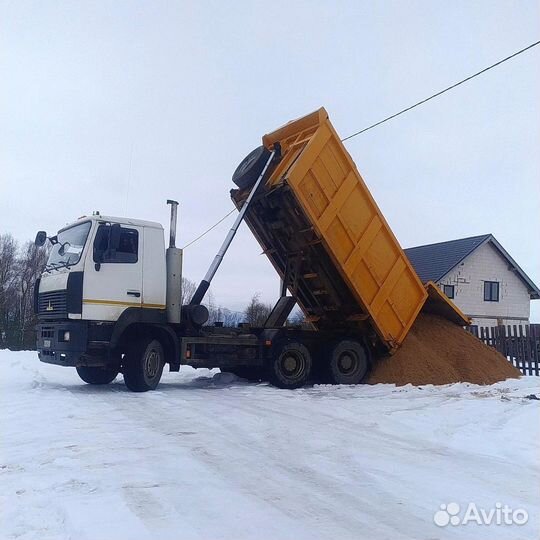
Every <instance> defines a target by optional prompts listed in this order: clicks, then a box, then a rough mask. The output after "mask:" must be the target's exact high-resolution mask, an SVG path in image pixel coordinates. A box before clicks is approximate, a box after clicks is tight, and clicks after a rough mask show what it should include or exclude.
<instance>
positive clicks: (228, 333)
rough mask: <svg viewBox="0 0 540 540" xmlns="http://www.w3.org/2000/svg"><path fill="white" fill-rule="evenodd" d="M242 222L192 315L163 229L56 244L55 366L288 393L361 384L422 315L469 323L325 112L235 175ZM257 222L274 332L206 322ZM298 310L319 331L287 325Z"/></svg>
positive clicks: (89, 377) (85, 220) (117, 224)
mask: <svg viewBox="0 0 540 540" xmlns="http://www.w3.org/2000/svg"><path fill="white" fill-rule="evenodd" d="M233 181H234V183H235V184H236V186H237V187H236V188H234V189H232V190H231V198H232V201H233V202H234V204H235V205H236V207H237V208H238V210H239V212H238V215H237V217H236V220H235V222H234V224H233V226H232V227H231V229H230V230H229V232H228V233H227V235H226V237H225V240H224V241H223V244H222V246H221V248H220V250H219V251H218V253H217V254H216V256H215V257H214V259H213V260H212V263H211V265H210V267H209V269H208V272H207V273H206V275H205V276H204V279H202V280H201V282H200V284H199V286H198V288H197V290H196V291H195V293H194V295H193V297H192V299H191V301H190V302H189V303H183V302H182V290H181V282H182V259H183V252H182V250H181V249H179V248H178V247H176V227H177V209H178V202H177V201H174V200H169V201H167V203H168V204H169V205H170V207H171V212H170V227H169V247H168V248H165V238H164V229H163V227H162V225H161V224H159V223H155V222H150V221H143V220H139V219H128V218H118V217H111V216H102V215H100V214H99V213H98V212H94V213H93V214H92V215H91V216H83V217H81V218H79V219H78V220H76V221H75V222H73V223H71V224H70V225H68V226H66V227H64V228H62V229H61V230H60V231H58V233H57V234H55V235H54V236H51V237H48V236H47V233H46V232H45V231H39V232H38V233H37V235H36V245H38V246H43V245H44V244H45V243H46V242H47V241H48V242H50V244H51V250H50V255H49V259H48V262H47V265H46V267H45V269H44V271H43V273H42V275H41V277H40V278H39V279H38V280H37V282H36V284H35V287H34V305H35V311H36V314H37V317H38V321H39V322H38V325H37V350H38V355H39V359H40V360H41V361H42V362H46V363H51V364H57V365H62V366H71V367H75V368H76V369H77V372H78V374H79V376H80V377H81V379H82V380H83V381H85V382H87V383H89V384H108V383H110V382H112V381H113V380H114V379H115V378H116V376H117V375H118V374H119V373H122V374H123V377H124V381H125V383H126V386H127V387H128V388H129V389H130V390H132V391H139V392H140V391H147V390H153V389H155V388H156V387H157V385H158V383H159V381H160V379H161V376H162V372H163V369H164V366H165V365H166V364H167V365H168V366H169V370H170V371H179V369H180V366H182V365H189V366H192V367H194V368H220V369H221V370H222V371H229V372H232V373H235V374H236V375H239V376H241V377H244V378H247V379H250V380H263V379H264V380H269V381H270V382H271V383H272V384H274V385H276V386H278V387H280V388H289V389H293V388H298V387H300V386H303V385H304V384H306V383H307V382H308V381H310V380H313V379H314V378H315V379H317V380H321V381H324V382H328V383H335V384H358V383H361V382H362V381H363V380H365V378H366V376H367V374H368V373H369V370H370V367H371V365H372V364H373V362H374V361H376V359H377V358H378V357H380V356H381V355H391V354H392V353H393V352H395V351H396V350H397V349H398V348H399V347H400V345H401V344H402V343H403V340H404V339H405V338H406V336H407V333H408V332H409V330H410V328H411V326H412V325H413V323H414V321H415V319H416V318H417V316H418V314H419V313H420V311H429V312H433V313H438V314H440V315H442V316H444V317H446V318H448V319H450V320H452V321H453V322H455V323H456V324H459V325H465V324H468V320H467V319H466V317H465V316H464V315H463V314H462V313H461V312H460V311H459V309H458V308H457V307H456V306H455V305H454V304H453V303H452V302H451V301H450V300H449V299H448V298H447V297H446V296H444V294H443V293H442V292H440V291H439V289H438V288H437V287H436V286H435V284H433V283H428V284H423V283H422V282H421V281H420V279H419V278H418V276H417V275H416V273H415V271H414V269H413V268H412V266H411V264H410V262H409V261H408V259H407V257H406V255H405V254H404V252H403V250H402V249H401V247H400V245H399V243H398V241H397V239H396V238H395V236H394V234H393V233H392V231H391V229H390V227H389V225H388V223H387V222H386V220H385V218H384V216H383V215H382V213H381V211H380V210H379V208H378V206H377V204H376V203H375V201H374V199H373V197H372V195H371V193H370V192H369V189H368V188H367V186H366V184H365V182H364V181H363V179H362V177H361V176H360V174H359V172H358V170H357V168H356V166H355V164H354V162H353V160H352V159H351V157H350V155H349V154H348V152H347V150H346V149H345V147H344V146H343V144H342V142H341V141H340V138H339V136H338V135H337V133H336V131H335V130H334V128H333V126H332V124H331V123H330V120H329V118H328V114H327V112H326V110H325V109H324V108H321V109H319V110H318V111H315V112H314V113H311V114H309V115H307V116H304V117H302V118H300V119H297V120H295V121H292V122H290V123H288V124H286V125H284V126H283V127H281V128H279V129H277V130H275V131H273V132H271V133H268V134H266V135H264V137H263V138H262V145H261V146H259V147H257V148H256V149H255V150H254V151H253V152H251V153H250V154H249V155H248V156H247V157H246V158H245V159H244V160H243V161H242V162H241V163H240V165H239V166H238V168H237V169H236V171H235V172H234V174H233ZM243 221H245V222H246V223H247V225H248V227H249V228H250V230H251V232H252V233H253V235H254V236H255V238H256V239H257V240H258V242H259V243H260V245H261V247H262V250H263V252H264V254H265V255H266V256H267V257H268V258H269V260H270V261H271V263H272V265H273V266H274V268H275V270H276V271H277V273H278V274H279V276H280V278H281V283H282V287H281V295H280V297H279V298H278V300H277V302H276V304H275V306H274V308H273V310H272V311H271V313H270V315H269V316H268V319H267V320H266V322H265V324H264V325H263V326H261V327H251V326H249V325H247V324H240V325H239V326H238V327H235V328H227V327H224V326H223V325H222V324H221V323H219V322H217V323H215V324H214V325H208V324H206V323H207V321H208V310H207V308H206V307H205V306H204V304H203V300H204V297H205V294H206V292H207V291H208V289H209V287H210V284H211V282H212V278H213V277H214V275H215V274H216V272H217V271H218V268H219V266H220V264H221V261H222V260H223V258H224V256H225V254H226V252H227V249H228V247H229V246H230V244H231V242H232V241H233V239H234V237H235V234H236V231H237V230H238V227H239V225H240V224H241V223H242V222H243ZM296 304H298V306H300V308H301V309H302V311H303V312H304V314H305V316H306V320H307V321H308V324H307V325H302V326H291V325H290V324H287V319H288V317H289V315H290V313H291V311H292V310H293V308H294V306H295V305H296Z"/></svg>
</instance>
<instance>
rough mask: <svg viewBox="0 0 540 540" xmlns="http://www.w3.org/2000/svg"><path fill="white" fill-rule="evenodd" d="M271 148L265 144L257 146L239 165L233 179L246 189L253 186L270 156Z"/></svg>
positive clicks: (241, 187)
mask: <svg viewBox="0 0 540 540" xmlns="http://www.w3.org/2000/svg"><path fill="white" fill-rule="evenodd" d="M269 157H270V150H268V149H267V148H265V147H264V146H259V147H258V148H255V150H253V152H250V153H249V154H248V155H247V156H246V157H245V158H244V159H243V160H242V162H241V163H240V165H238V167H237V168H236V171H234V173H233V176H232V181H233V182H234V183H235V184H236V185H237V186H238V187H239V188H240V189H246V188H249V187H251V186H252V185H253V184H254V183H255V181H256V180H257V178H259V176H260V174H261V173H262V170H263V169H264V166H265V165H266V162H267V161H268V158H269Z"/></svg>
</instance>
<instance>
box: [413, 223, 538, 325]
mask: <svg viewBox="0 0 540 540" xmlns="http://www.w3.org/2000/svg"><path fill="white" fill-rule="evenodd" d="M405 253H406V254H407V256H408V257H409V260H410V261H411V263H412V265H413V266H414V268H415V270H416V272H417V274H418V275H419V277H420V279H421V280H422V281H423V282H424V283H425V282H426V281H429V280H431V281H434V282H435V283H436V284H437V285H438V286H439V287H440V288H441V290H442V291H443V292H444V293H445V294H446V295H447V296H448V298H450V299H452V301H453V302H455V304H456V305H457V306H458V307H459V308H460V309H461V310H462V311H463V312H464V313H465V314H466V315H468V316H469V317H471V318H472V320H473V321H472V322H473V324H475V325H478V326H496V325H501V324H505V325H508V324H511V325H514V324H516V325H519V324H529V316H530V302H531V300H537V299H538V298H540V290H539V289H538V287H537V286H536V285H535V284H534V283H533V282H532V280H531V279H530V278H529V277H528V276H527V274H526V273H525V272H524V271H523V270H522V268H521V267H520V266H519V265H518V264H517V263H516V261H514V259H513V258H512V257H511V256H510V255H509V253H508V252H507V251H506V250H505V249H504V248H503V247H502V246H501V244H500V243H499V242H498V241H497V240H496V238H495V237H494V236H493V235H492V234H484V235H481V236H473V237H470V238H461V239H459V240H450V241H448V242H440V243H438V244H429V245H426V246H418V247H413V248H409V249H406V250H405Z"/></svg>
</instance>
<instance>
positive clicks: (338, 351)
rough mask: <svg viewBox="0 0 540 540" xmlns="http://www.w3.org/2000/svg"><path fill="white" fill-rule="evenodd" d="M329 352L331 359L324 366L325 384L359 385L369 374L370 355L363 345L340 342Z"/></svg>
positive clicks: (346, 341) (352, 342) (355, 342)
mask: <svg viewBox="0 0 540 540" xmlns="http://www.w3.org/2000/svg"><path fill="white" fill-rule="evenodd" d="M329 352H330V354H329V356H330V358H329V360H328V361H327V363H326V364H325V365H324V368H325V369H324V379H325V382H329V383H331V384H359V383H361V382H362V381H363V380H364V379H365V377H366V376H367V374H368V373H369V367H370V363H369V355H368V352H367V350H366V347H365V346H364V345H363V344H362V343H360V342H358V341H352V340H343V341H338V342H337V343H335V344H334V345H333V347H332V348H331V349H330V351H329Z"/></svg>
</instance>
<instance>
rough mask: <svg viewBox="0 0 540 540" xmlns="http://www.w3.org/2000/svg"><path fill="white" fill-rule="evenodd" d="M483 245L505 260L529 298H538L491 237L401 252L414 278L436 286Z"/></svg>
mask: <svg viewBox="0 0 540 540" xmlns="http://www.w3.org/2000/svg"><path fill="white" fill-rule="evenodd" d="M486 242H491V243H492V244H493V247H495V249H497V250H498V251H499V253H500V254H501V255H502V256H503V257H504V258H505V259H506V260H507V261H508V265H509V266H510V267H511V268H512V269H513V270H514V271H515V273H516V274H517V275H518V276H519V277H520V278H521V280H522V281H523V282H524V283H525V285H526V286H527V289H528V291H529V294H530V297H531V298H540V289H538V287H537V286H536V285H535V284H534V283H533V282H532V280H531V279H530V278H529V276H527V274H526V273H525V272H524V271H523V270H522V269H521V267H520V266H519V265H518V264H517V263H516V261H514V259H512V257H510V255H509V253H508V252H507V251H506V250H505V249H504V248H503V247H502V246H501V244H499V242H498V241H497V240H496V238H495V237H494V236H493V235H492V234H483V235H480V236H471V237H470V238H461V239H459V240H449V241H448V242H439V243H438V244H429V245H426V246H418V247H413V248H408V249H405V250H404V251H405V253H406V254H407V257H408V258H409V260H410V261H411V264H412V265H413V267H414V269H415V270H416V273H417V274H418V277H419V278H420V279H421V280H422V281H423V282H424V283H425V282H426V281H430V280H431V281H434V282H435V283H437V282H438V281H439V280H441V279H442V278H443V277H444V276H445V275H446V274H448V272H450V270H452V269H453V268H455V267H456V266H457V265H458V264H459V263H460V262H461V261H463V260H464V259H465V258H466V257H468V256H469V255H470V254H471V253H472V252H473V251H475V250H476V249H478V248H479V247H480V246H482V245H483V244H485V243H486Z"/></svg>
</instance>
